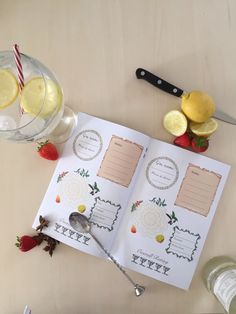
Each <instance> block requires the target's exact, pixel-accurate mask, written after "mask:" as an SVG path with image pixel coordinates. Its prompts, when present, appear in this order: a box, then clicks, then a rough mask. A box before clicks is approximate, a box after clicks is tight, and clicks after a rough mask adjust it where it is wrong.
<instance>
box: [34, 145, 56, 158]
mask: <svg viewBox="0 0 236 314" xmlns="http://www.w3.org/2000/svg"><path fill="white" fill-rule="evenodd" d="M38 144H39V146H38V153H39V155H40V156H41V157H43V158H45V159H48V160H57V159H58V152H57V149H56V146H55V145H53V144H52V143H50V142H49V141H46V142H40V143H38Z"/></svg>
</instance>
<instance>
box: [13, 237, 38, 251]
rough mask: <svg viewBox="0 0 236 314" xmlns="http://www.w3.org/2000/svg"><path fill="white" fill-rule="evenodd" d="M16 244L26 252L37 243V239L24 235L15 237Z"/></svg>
mask: <svg viewBox="0 0 236 314" xmlns="http://www.w3.org/2000/svg"><path fill="white" fill-rule="evenodd" d="M16 239H17V242H16V246H17V247H18V248H19V249H20V250H21V251H22V252H27V251H29V250H31V249H33V248H34V247H35V246H36V245H38V241H37V240H36V239H35V238H34V237H30V236H28V235H24V236H22V237H16Z"/></svg>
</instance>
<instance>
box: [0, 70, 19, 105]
mask: <svg viewBox="0 0 236 314" xmlns="http://www.w3.org/2000/svg"><path fill="white" fill-rule="evenodd" d="M18 92H19V87H18V82H17V79H16V77H15V75H14V74H13V73H12V72H10V71H9V70H7V69H0V109H3V108H5V107H7V106H9V105H11V104H12V103H14V101H15V100H16V97H17V95H18Z"/></svg>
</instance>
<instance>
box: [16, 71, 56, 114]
mask: <svg viewBox="0 0 236 314" xmlns="http://www.w3.org/2000/svg"><path fill="white" fill-rule="evenodd" d="M61 105H62V91H61V89H60V87H59V85H58V84H56V83H55V82H54V81H53V80H50V79H45V80H44V79H43V78H42V77H34V78H32V79H31V80H30V81H29V82H27V83H26V84H25V86H24V88H23V90H22V93H21V107H22V108H23V109H24V111H25V112H28V113H31V114H33V115H38V114H39V116H41V117H47V116H49V115H50V114H52V113H54V112H55V111H58V110H59V109H60V107H61Z"/></svg>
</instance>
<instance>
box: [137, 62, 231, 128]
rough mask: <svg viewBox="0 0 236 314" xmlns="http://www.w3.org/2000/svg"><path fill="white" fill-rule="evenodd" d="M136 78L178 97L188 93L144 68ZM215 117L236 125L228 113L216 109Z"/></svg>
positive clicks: (139, 70) (138, 71)
mask: <svg viewBox="0 0 236 314" xmlns="http://www.w3.org/2000/svg"><path fill="white" fill-rule="evenodd" d="M136 76H137V78H138V79H143V80H145V81H147V82H148V83H150V84H152V85H154V86H155V87H157V88H159V89H161V90H163V91H164V92H167V93H169V94H171V95H174V96H176V97H181V96H182V95H183V94H185V93H186V92H185V91H184V90H182V89H181V88H179V87H176V86H175V85H172V84H170V83H168V82H167V81H165V80H163V79H162V78H160V77H158V76H156V75H154V74H153V73H151V72H149V71H147V70H144V69H142V68H138V69H137V70H136ZM213 116H214V117H215V118H216V119H219V120H222V121H224V122H227V123H231V124H235V125H236V119H235V118H233V117H231V116H230V115H228V114H227V113H225V112H223V111H221V110H219V109H218V108H216V110H215V112H214V114H213Z"/></svg>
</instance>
